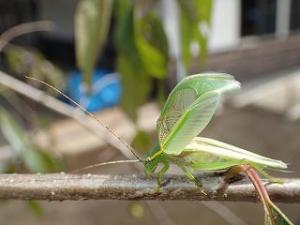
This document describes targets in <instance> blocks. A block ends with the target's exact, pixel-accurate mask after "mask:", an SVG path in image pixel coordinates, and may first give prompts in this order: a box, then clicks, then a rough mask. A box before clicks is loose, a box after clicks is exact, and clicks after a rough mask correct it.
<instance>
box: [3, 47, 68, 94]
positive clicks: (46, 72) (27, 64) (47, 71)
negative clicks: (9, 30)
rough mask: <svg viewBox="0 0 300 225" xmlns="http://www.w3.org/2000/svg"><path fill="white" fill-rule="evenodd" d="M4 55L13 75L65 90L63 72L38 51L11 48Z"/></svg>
mask: <svg viewBox="0 0 300 225" xmlns="http://www.w3.org/2000/svg"><path fill="white" fill-rule="evenodd" d="M4 54H5V57H6V60H7V64H8V67H9V69H10V71H11V73H13V74H16V75H22V76H24V74H25V75H27V76H31V77H34V78H37V79H39V80H42V81H45V82H47V83H49V84H50V85H53V86H54V87H57V88H59V89H62V88H63V85H64V78H63V72H62V71H61V70H60V69H59V68H58V67H57V66H55V65H54V64H53V63H51V62H50V61H49V60H47V59H45V57H44V56H43V55H42V54H41V53H40V52H39V51H37V50H36V49H31V48H24V47H20V46H9V47H6V48H5V49H4Z"/></svg>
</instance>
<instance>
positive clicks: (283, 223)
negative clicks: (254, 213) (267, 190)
mask: <svg viewBox="0 0 300 225" xmlns="http://www.w3.org/2000/svg"><path fill="white" fill-rule="evenodd" d="M268 206H269V207H268V209H269V212H265V225H294V224H293V223H292V222H291V221H290V220H289V218H287V216H286V215H284V214H283V212H281V210H280V209H279V208H278V207H277V206H275V205H274V203H273V202H268Z"/></svg>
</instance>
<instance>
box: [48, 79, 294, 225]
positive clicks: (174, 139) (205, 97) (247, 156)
mask: <svg viewBox="0 0 300 225" xmlns="http://www.w3.org/2000/svg"><path fill="white" fill-rule="evenodd" d="M46 85H47V84H46ZM48 86H49V85H48ZM239 88H240V84H239V82H238V81H236V80H235V79H234V77H233V76H231V75H228V74H222V73H203V74H197V75H192V76H189V77H187V78H185V79H183V80H182V81H181V82H179V83H178V84H177V85H176V87H175V88H174V89H173V90H172V92H171V93H170V95H169V96H168V98H167V101H166V103H165V105H164V107H163V109H162V111H161V114H160V117H159V119H158V120H157V133H158V141H159V145H158V146H157V147H155V148H153V149H152V150H150V151H149V152H148V153H146V155H145V157H146V159H145V160H141V159H139V160H140V161H142V162H144V166H145V172H146V174H149V175H150V174H156V175H157V181H158V186H160V185H161V181H162V178H163V175H164V174H165V173H166V172H167V170H168V168H169V165H170V162H172V163H174V164H176V165H177V166H178V167H179V168H181V169H182V170H183V172H184V174H185V175H186V176H187V177H188V178H189V179H190V180H192V181H193V182H195V184H196V185H198V186H199V187H200V188H202V187H201V183H200V182H199V181H198V180H197V178H196V177H195V176H194V174H193V172H195V171H216V170H228V171H229V172H228V174H236V173H239V172H244V173H245V174H246V175H247V176H248V177H249V178H250V180H251V181H252V183H253V184H254V186H255V188H256V190H257V192H258V193H259V196H260V199H261V201H262V203H263V205H264V209H265V212H266V216H265V224H266V225H281V224H282V225H283V224H292V223H291V222H290V221H289V220H288V219H287V217H286V216H285V215H284V214H283V213H282V212H281V211H280V210H279V209H278V208H277V207H276V206H275V205H274V204H273V203H272V202H271V200H270V198H269V197H268V194H267V192H266V189H265V187H264V185H263V184H262V182H261V181H260V179H259V177H258V175H257V174H256V172H255V170H257V171H259V172H260V173H261V174H262V175H263V176H265V177H267V178H269V179H270V180H271V181H272V180H273V181H275V179H274V178H272V177H270V176H269V175H268V174H267V173H266V172H265V170H267V169H286V168H287V164H286V163H284V162H282V161H279V160H274V159H270V158H267V157H264V156H261V155H258V154H255V153H252V152H249V151H246V150H244V149H241V148H238V147H235V146H232V145H229V144H226V143H223V142H220V141H217V140H213V139H209V138H203V137H198V134H199V133H200V132H201V131H202V130H203V129H204V128H205V127H206V126H207V124H208V123H209V122H210V120H211V118H212V116H213V115H214V113H215V111H216V109H217V106H218V103H219V101H220V98H221V96H222V95H223V94H224V93H227V92H231V91H234V90H237V89H239ZM64 96H65V95H64ZM65 97H67V96H65ZM67 98H68V97H67ZM71 101H72V102H74V101H73V100H71ZM74 103H75V102H74ZM75 104H76V105H78V104H77V103H75ZM78 106H79V107H80V108H82V107H81V106H80V105H78ZM87 113H88V112H87ZM88 114H90V113H88ZM90 115H91V114H90ZM92 116H93V115H92ZM93 117H94V116H93ZM109 131H110V130H109ZM110 132H111V131H110ZM122 143H123V141H122ZM129 150H131V151H132V149H131V148H129ZM133 153H134V152H133ZM134 155H135V156H136V154H135V153H134ZM121 162H126V161H121ZM115 163H118V162H117V161H116V162H108V163H100V164H98V165H106V164H115ZM160 164H162V165H163V167H162V168H161V169H160V170H159V171H157V170H158V168H159V165H160ZM95 166H97V165H92V166H89V167H88V168H90V167H95ZM254 169H255V170H254Z"/></svg>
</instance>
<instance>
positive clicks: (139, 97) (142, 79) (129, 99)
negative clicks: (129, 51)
mask: <svg viewBox="0 0 300 225" xmlns="http://www.w3.org/2000/svg"><path fill="white" fill-rule="evenodd" d="M118 71H119V72H120V73H121V74H122V76H121V82H122V98H121V105H122V107H123V109H124V110H125V112H126V113H127V115H129V117H130V118H131V119H132V120H133V121H135V120H136V119H137V108H138V107H139V106H141V104H143V103H144V102H145V101H146V99H147V96H148V94H149V92H150V90H151V80H150V77H149V76H147V75H146V74H144V72H143V70H139V68H138V66H135V65H134V63H133V62H130V61H129V59H128V58H126V56H123V55H122V56H119V59H118Z"/></svg>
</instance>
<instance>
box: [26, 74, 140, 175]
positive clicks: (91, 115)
mask: <svg viewBox="0 0 300 225" xmlns="http://www.w3.org/2000/svg"><path fill="white" fill-rule="evenodd" d="M25 78H26V79H29V80H33V81H35V82H38V83H40V84H43V85H45V86H46V87H49V88H51V89H52V90H54V91H56V92H57V93H59V94H61V95H62V96H63V97H64V98H66V99H67V100H69V101H70V102H72V103H73V104H74V105H76V106H77V107H78V108H79V109H81V110H82V111H83V112H84V113H86V114H87V115H88V116H90V117H91V118H93V119H94V120H95V121H97V123H99V124H100V125H101V126H102V127H104V128H105V129H106V130H107V131H108V132H109V133H110V134H111V135H113V136H114V137H115V138H116V139H117V140H118V141H119V142H120V143H121V144H122V145H124V146H126V148H127V149H129V151H130V152H131V153H132V154H133V155H134V157H136V158H137V160H138V161H140V162H145V159H142V158H141V157H140V156H139V155H138V154H137V153H136V151H135V150H134V148H133V147H132V146H131V145H129V144H128V143H127V142H126V141H124V140H123V139H121V138H120V137H119V136H118V135H116V134H115V133H114V131H113V130H112V129H110V128H109V127H108V126H106V125H105V124H104V123H103V122H101V121H100V120H99V119H98V118H97V117H96V116H95V115H94V114H93V113H91V112H89V111H88V110H86V109H85V108H84V107H83V106H82V105H80V104H79V103H78V102H76V101H75V100H73V99H72V98H71V97H69V96H68V95H66V94H65V93H63V92H62V91H61V90H59V89H58V88H56V87H54V86H52V85H51V84H48V83H46V82H44V81H42V80H39V79H37V78H34V77H29V76H25ZM124 161H125V160H124ZM127 161H131V160H127ZM112 162H117V161H112ZM107 163H108V162H107ZM99 164H101V163H99ZM111 164H113V163H111ZM96 165H97V164H96ZM92 166H93V165H91V166H90V167H92ZM83 169H84V168H83Z"/></svg>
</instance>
